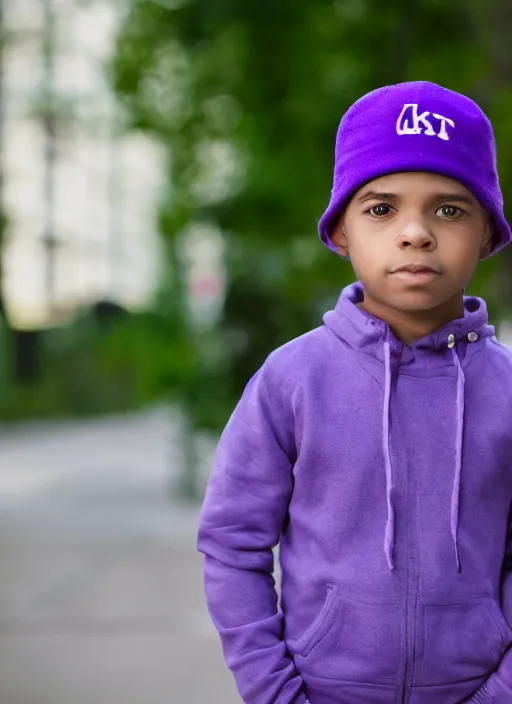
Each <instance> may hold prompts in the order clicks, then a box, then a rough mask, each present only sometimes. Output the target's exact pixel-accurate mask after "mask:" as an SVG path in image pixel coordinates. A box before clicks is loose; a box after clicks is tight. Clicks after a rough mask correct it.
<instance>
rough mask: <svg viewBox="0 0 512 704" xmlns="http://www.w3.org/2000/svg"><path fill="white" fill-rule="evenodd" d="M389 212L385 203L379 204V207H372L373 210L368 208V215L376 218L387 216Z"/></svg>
mask: <svg viewBox="0 0 512 704" xmlns="http://www.w3.org/2000/svg"><path fill="white" fill-rule="evenodd" d="M390 211H391V208H390V206H389V205H386V204H385V203H379V205H374V206H373V208H370V210H368V212H369V213H370V215H376V216H377V217H379V216H382V215H389V213H390Z"/></svg>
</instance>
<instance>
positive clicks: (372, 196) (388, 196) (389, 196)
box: [359, 191, 398, 203]
mask: <svg viewBox="0 0 512 704" xmlns="http://www.w3.org/2000/svg"><path fill="white" fill-rule="evenodd" d="M397 198H398V196H397V195H396V194H395V193H376V192H375V191H366V193H363V195H362V196H360V198H359V202H360V203H365V202H366V201H367V200H397Z"/></svg>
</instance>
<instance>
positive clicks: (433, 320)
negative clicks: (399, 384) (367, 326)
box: [356, 292, 464, 345]
mask: <svg viewBox="0 0 512 704" xmlns="http://www.w3.org/2000/svg"><path fill="white" fill-rule="evenodd" d="M463 293H464V292H458V293H457V294H456V295H455V296H454V297H453V298H452V299H450V300H449V301H446V302H445V303H443V304H442V305H441V306H439V307H437V308H433V309H431V310H426V311H402V310H397V309H396V308H390V307H388V306H386V305H383V304H381V303H379V302H377V301H374V300H372V299H368V298H367V297H366V296H365V298H364V300H363V301H362V302H361V303H357V304H356V305H357V306H358V308H361V309H362V310H365V311H366V312H367V313H370V315H373V316H375V317H376V318H380V319H381V320H383V321H384V322H385V323H387V324H388V325H389V327H390V328H391V330H392V331H393V332H394V334H395V335H396V336H397V337H398V338H399V339H400V340H402V342H404V343H405V344H406V345H410V344H412V343H414V342H416V341H417V340H420V339H421V338H422V337H426V336H427V335H431V334H432V333H433V332H435V331H436V330H439V328H442V327H443V325H447V324H448V323H449V322H450V321H452V320H456V319H457V318H462V317H463V316H464V301H463Z"/></svg>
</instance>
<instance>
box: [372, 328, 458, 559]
mask: <svg viewBox="0 0 512 704" xmlns="http://www.w3.org/2000/svg"><path fill="white" fill-rule="evenodd" d="M449 346H450V347H451V349H452V355H453V361H454V362H455V366H456V368H457V408H456V411H457V429H456V435H455V476H454V480H453V491H452V501H451V509H450V527H451V533H452V538H453V544H454V546H455V564H456V569H457V572H460V559H459V549H458V544H457V529H458V521H459V495H460V473H461V468H462V442H463V433H464V383H465V377H464V370H463V369H462V365H461V363H460V359H459V355H458V354H457V349H456V347H455V345H452V344H450V345H449ZM384 367H385V385H384V408H383V415H382V448H383V453H384V465H385V468H386V498H387V505H388V519H387V522H386V530H385V536H384V552H385V554H386V559H387V561H388V565H389V569H390V570H394V569H395V565H394V562H393V551H394V544H395V510H394V506H393V498H394V495H395V487H394V485H393V484H392V474H391V454H390V450H389V436H390V433H389V416H390V399H391V351H390V344H389V342H388V341H385V342H384Z"/></svg>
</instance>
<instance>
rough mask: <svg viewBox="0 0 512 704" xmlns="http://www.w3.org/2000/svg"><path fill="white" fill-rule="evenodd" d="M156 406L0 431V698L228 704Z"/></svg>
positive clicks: (230, 691)
mask: <svg viewBox="0 0 512 704" xmlns="http://www.w3.org/2000/svg"><path fill="white" fill-rule="evenodd" d="M173 433H176V428H175V424H174V423H170V422H169V418H168V415H167V414H166V413H165V412H164V411H162V410H159V409H155V410H152V411H150V412H147V413H144V414H140V415H134V416H127V417H114V418H110V419H107V420H103V421H86V422H84V421H80V422H69V423H57V424H56V423H44V424H32V425H27V426H20V427H17V428H16V429H13V430H6V429H5V428H4V429H0V576H1V578H0V704H164V703H165V704H207V703H208V704H217V703H218V704H239V702H240V701H241V700H240V698H239V696H238V695H237V694H236V690H235V687H234V684H233V682H232V678H231V675H230V673H229V672H228V671H227V670H226V668H225V666H224V663H223V661H222V656H221V651H220V645H219V641H218V637H217V634H216V633H215V632H214V630H213V627H212V626H211V624H210V620H209V617H208V614H207V612H206V608H205V605H204V598H203V593H202V580H201V560H200V555H198V554H197V553H196V551H195V533H196V524H197V508H195V507H184V506H180V505H178V504H177V503H176V502H171V501H169V498H168V496H167V494H168V484H169V472H170V469H169V468H170V467H174V468H176V467H178V466H179V461H180V457H179V455H178V453H177V450H175V449H173V448H175V447H176V437H175V435H173Z"/></svg>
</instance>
